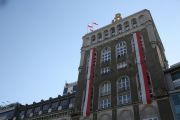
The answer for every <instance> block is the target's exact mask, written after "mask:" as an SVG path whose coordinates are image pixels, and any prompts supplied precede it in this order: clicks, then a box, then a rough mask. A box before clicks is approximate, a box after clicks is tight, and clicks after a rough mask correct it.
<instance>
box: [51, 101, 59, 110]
mask: <svg viewBox="0 0 180 120" xmlns="http://www.w3.org/2000/svg"><path fill="white" fill-rule="evenodd" d="M58 104H59V103H58V102H54V103H52V105H51V109H52V110H56V109H57V107H58Z"/></svg>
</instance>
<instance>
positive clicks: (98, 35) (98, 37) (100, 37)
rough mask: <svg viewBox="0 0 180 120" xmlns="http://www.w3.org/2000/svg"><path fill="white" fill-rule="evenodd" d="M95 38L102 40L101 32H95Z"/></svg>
mask: <svg viewBox="0 0 180 120" xmlns="http://www.w3.org/2000/svg"><path fill="white" fill-rule="evenodd" d="M97 39H98V41H101V40H102V33H98V34H97Z"/></svg>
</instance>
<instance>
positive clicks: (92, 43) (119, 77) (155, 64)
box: [0, 9, 180, 120]
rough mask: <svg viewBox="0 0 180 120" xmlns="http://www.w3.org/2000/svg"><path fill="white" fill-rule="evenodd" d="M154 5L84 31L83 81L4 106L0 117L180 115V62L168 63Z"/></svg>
mask: <svg viewBox="0 0 180 120" xmlns="http://www.w3.org/2000/svg"><path fill="white" fill-rule="evenodd" d="M164 52H165V51H164V47H163V44H162V42H161V39H160V37H159V34H158V32H157V29H156V26H155V24H154V21H153V18H152V16H151V14H150V11H149V10H146V9H145V10H142V11H140V12H137V13H135V14H133V15H130V16H128V17H125V18H122V17H121V15H120V14H116V15H115V17H114V19H113V20H112V22H111V24H109V25H107V26H104V27H102V28H99V29H97V30H95V31H93V32H90V33H87V34H85V35H84V36H83V44H82V48H81V59H80V66H79V75H78V81H77V82H74V83H66V84H65V87H64V92H63V96H60V95H59V96H58V97H56V98H51V97H50V98H49V99H48V100H41V101H40V102H38V103H36V102H34V103H33V104H31V105H19V104H18V105H16V106H11V107H7V109H5V108H0V120H1V119H2V120H7V119H8V120H179V119H180V89H179V88H180V63H178V64H176V65H173V66H171V67H170V68H168V62H167V60H166V56H165V53H164Z"/></svg>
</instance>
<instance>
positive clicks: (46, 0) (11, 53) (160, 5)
mask: <svg viewBox="0 0 180 120" xmlns="http://www.w3.org/2000/svg"><path fill="white" fill-rule="evenodd" d="M179 6H180V1H179V0H171V1H165V0H134V1H133V0H109V1H108V0H107V1H105V0H76V1H72V0H7V2H6V4H3V5H0V105H2V104H3V103H2V102H6V101H10V102H11V103H13V102H20V103H22V104H26V103H28V104H31V103H32V102H33V101H36V102H38V101H40V100H41V99H48V98H49V97H56V96H58V95H59V94H62V92H63V87H64V84H65V82H66V81H67V82H73V81H76V80H77V77H78V66H79V61H80V48H81V44H82V39H81V38H82V36H83V35H84V34H85V33H86V32H87V24H88V23H90V22H92V21H96V22H97V23H98V24H99V26H98V27H102V26H104V25H107V24H109V23H110V22H111V20H112V19H113V17H114V15H115V13H117V12H120V13H121V14H122V17H126V16H128V15H131V14H133V13H135V12H138V11H140V10H142V9H149V10H150V11H151V14H152V16H153V18H154V21H155V24H156V26H157V29H158V32H159V34H160V37H161V39H162V42H163V44H164V47H165V50H166V56H167V59H168V61H169V64H170V65H172V64H174V63H177V62H180V54H179V53H178V51H180V47H179V45H180V41H179V40H180V39H179V28H180V14H179V12H180V7H179Z"/></svg>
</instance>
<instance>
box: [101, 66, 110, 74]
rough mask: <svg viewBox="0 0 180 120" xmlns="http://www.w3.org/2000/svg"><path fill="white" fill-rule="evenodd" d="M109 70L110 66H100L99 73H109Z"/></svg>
mask: <svg viewBox="0 0 180 120" xmlns="http://www.w3.org/2000/svg"><path fill="white" fill-rule="evenodd" d="M110 71H111V69H110V67H104V68H101V75H104V74H108V73H110Z"/></svg>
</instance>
